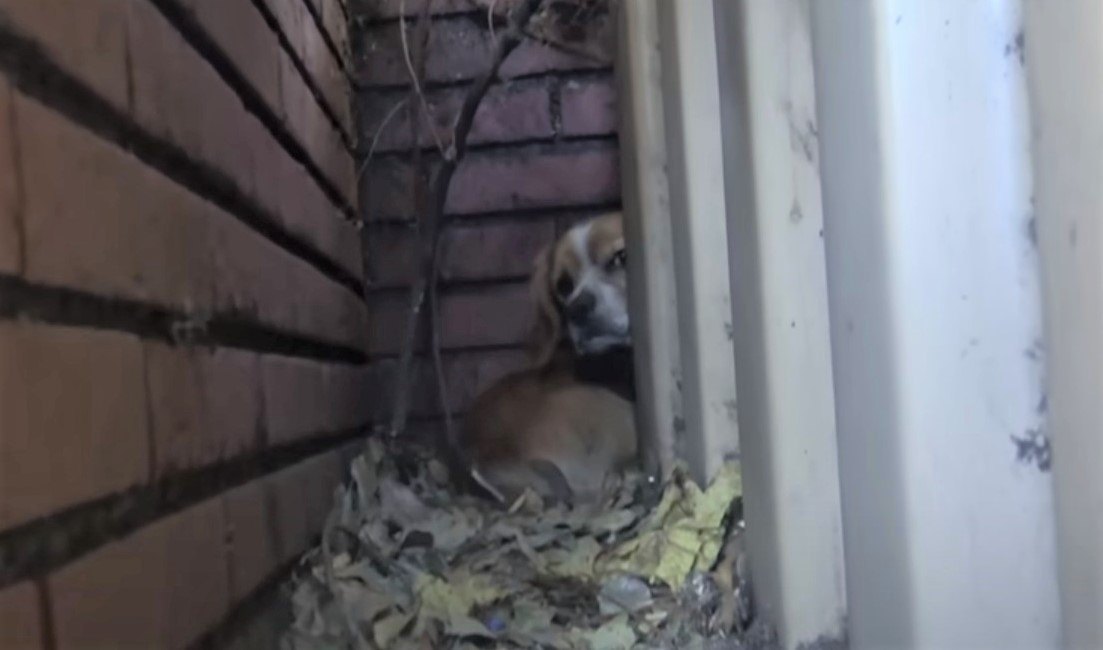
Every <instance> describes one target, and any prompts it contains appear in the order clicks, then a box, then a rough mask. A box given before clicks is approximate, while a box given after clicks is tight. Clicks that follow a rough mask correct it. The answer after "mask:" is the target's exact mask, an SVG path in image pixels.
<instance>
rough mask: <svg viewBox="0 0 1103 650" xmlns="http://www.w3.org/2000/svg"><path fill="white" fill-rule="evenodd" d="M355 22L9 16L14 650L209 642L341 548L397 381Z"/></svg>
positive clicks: (2, 614)
mask: <svg viewBox="0 0 1103 650" xmlns="http://www.w3.org/2000/svg"><path fill="white" fill-rule="evenodd" d="M346 23H347V15H346V7H345V6H344V4H343V3H342V2H341V1H340V0H230V1H227V0H80V1H74V0H0V647H2V648H20V649H24V648H25V649H28V650H30V649H34V648H51V649H53V648H56V649H58V650H61V649H64V648H85V647H112V648H116V647H134V648H184V647H190V646H193V645H195V644H196V643H197V642H200V643H201V642H202V641H203V640H204V639H211V638H214V637H213V636H212V630H218V629H220V627H221V626H222V625H223V624H224V621H226V620H228V619H229V618H232V617H233V616H234V613H235V612H236V611H239V609H240V606H241V603H243V602H245V601H249V600H251V599H253V598H254V597H255V596H256V595H257V593H258V589H259V590H262V591H263V590H264V589H265V588H266V587H267V586H268V585H270V584H272V582H273V581H274V580H277V579H278V578H279V577H280V576H282V575H284V574H285V571H286V568H287V566H288V563H289V562H290V561H292V560H293V559H294V558H295V556H296V555H297V554H299V553H301V552H302V551H304V550H305V549H306V548H308V546H309V545H310V543H311V539H312V537H313V536H314V535H316V533H317V532H318V531H319V530H320V528H321V525H322V522H323V519H324V517H325V515H326V512H327V510H328V508H329V507H330V505H331V502H332V494H333V492H332V490H333V488H334V486H335V484H336V483H337V481H338V479H339V478H340V476H341V473H342V469H343V467H344V466H345V465H346V463H345V460H344V459H346V458H347V457H348V455H349V454H350V453H352V452H353V451H354V450H355V449H356V446H355V445H356V441H357V440H359V439H360V438H361V436H362V435H363V434H364V432H365V431H366V430H367V428H368V424H369V418H370V416H371V405H370V403H369V402H368V400H366V399H365V398H364V396H365V394H366V392H367V390H368V382H369V380H370V378H371V376H372V372H375V369H373V368H369V367H368V366H367V363H366V362H367V354H366V352H367V336H366V332H367V331H368V322H369V319H368V313H369V312H368V309H367V307H366V305H365V303H364V299H363V296H364V293H363V289H364V287H363V254H362V251H361V248H360V243H359V233H358V231H357V228H356V227H355V225H354V217H355V214H356V211H355V208H354V206H355V205H356V201H357V197H356V194H357V188H356V178H355V160H354V151H355V146H356V142H355V137H356V131H357V128H356V125H355V124H354V122H353V112H352V110H351V101H350V99H351V97H350V92H349V88H350V73H351V71H352V68H351V67H350V66H351V56H350V55H349V52H348V38H347V29H346ZM215 636H217V632H216V633H215Z"/></svg>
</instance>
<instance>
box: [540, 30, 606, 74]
mask: <svg viewBox="0 0 1103 650" xmlns="http://www.w3.org/2000/svg"><path fill="white" fill-rule="evenodd" d="M525 36H528V37H529V38H531V39H532V40H534V41H536V42H537V43H540V44H542V45H547V46H548V47H550V48H552V49H553V50H559V51H560V52H563V53H564V54H570V55H571V56H577V57H579V58H582V59H586V60H587V61H589V62H590V63H600V64H603V65H608V63H609V61H608V59H606V58H604V57H602V56H600V55H598V54H595V53H594V52H591V51H589V50H587V49H586V48H583V47H578V46H577V45H571V44H570V43H566V42H564V41H561V40H558V39H554V38H551V37H550V36H546V35H544V34H538V33H536V32H534V31H532V30H530V29H526V30H525Z"/></svg>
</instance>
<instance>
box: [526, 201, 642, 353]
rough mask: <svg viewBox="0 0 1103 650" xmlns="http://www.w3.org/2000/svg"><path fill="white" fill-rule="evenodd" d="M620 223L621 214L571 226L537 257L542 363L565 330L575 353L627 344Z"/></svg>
mask: <svg viewBox="0 0 1103 650" xmlns="http://www.w3.org/2000/svg"><path fill="white" fill-rule="evenodd" d="M626 260H627V257H626V254H625V248H624V227H623V222H622V218H621V215H620V213H611V214H606V215H603V216H601V217H597V218H596V219H593V220H591V221H587V222H584V223H581V224H579V225H576V226H574V227H573V228H571V229H570V230H569V231H567V232H566V233H565V234H564V235H563V236H562V237H560V238H559V241H557V242H556V243H555V244H553V245H552V246H550V247H549V248H548V249H547V250H545V251H544V252H542V253H541V254H540V255H539V256H538V257H537V259H536V266H535V269H534V272H533V276H532V293H533V300H534V301H535V303H536V307H537V314H536V330H535V333H534V341H533V344H534V354H535V357H536V362H537V364H538V365H543V364H545V363H547V362H548V361H549V360H550V359H551V358H552V355H553V354H554V353H555V350H556V348H557V347H558V346H559V343H560V341H561V340H562V339H563V335H564V332H566V334H567V335H568V336H569V337H570V341H571V344H572V345H573V347H574V349H575V352H577V353H578V354H597V353H600V352H604V351H606V350H609V349H610V348H613V347H616V346H624V345H630V344H631V342H632V338H631V332H630V330H629V327H628V295H627V294H628V290H627V283H628V280H627V277H626V268H625V267H626Z"/></svg>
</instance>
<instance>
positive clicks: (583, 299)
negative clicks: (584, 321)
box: [567, 291, 597, 320]
mask: <svg viewBox="0 0 1103 650" xmlns="http://www.w3.org/2000/svg"><path fill="white" fill-rule="evenodd" d="M596 304H597V298H595V297H594V294H593V293H592V292H590V291H579V292H578V295H577V296H575V297H574V299H573V300H571V301H570V302H569V303H567V318H569V319H571V320H578V319H581V318H585V317H586V316H589V315H590V312H592V311H593V310H594V306H595V305H596Z"/></svg>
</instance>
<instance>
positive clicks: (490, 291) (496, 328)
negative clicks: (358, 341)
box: [368, 284, 533, 354]
mask: <svg viewBox="0 0 1103 650" xmlns="http://www.w3.org/2000/svg"><path fill="white" fill-rule="evenodd" d="M440 301H441V304H440V317H441V322H442V323H443V331H442V332H441V346H442V347H443V348H445V349H459V348H466V347H473V346H505V345H518V344H522V343H524V342H525V340H526V339H527V337H528V334H529V328H530V327H531V324H532V312H533V307H532V303H531V300H530V298H529V290H528V286H527V285H526V284H504V285H499V286H495V287H478V288H474V289H462V290H460V289H456V290H453V291H450V292H446V293H444V294H443V295H442V296H441V299H440ZM408 303H409V298H408V296H407V294H406V293H405V292H400V293H395V294H381V295H378V296H376V297H375V299H374V301H373V304H372V306H373V310H374V318H372V323H371V327H370V328H369V338H368V352H369V354H396V353H398V352H399V351H400V350H401V347H402V338H403V336H405V334H404V332H405V330H406V318H407V312H408ZM419 349H420V348H419Z"/></svg>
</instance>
